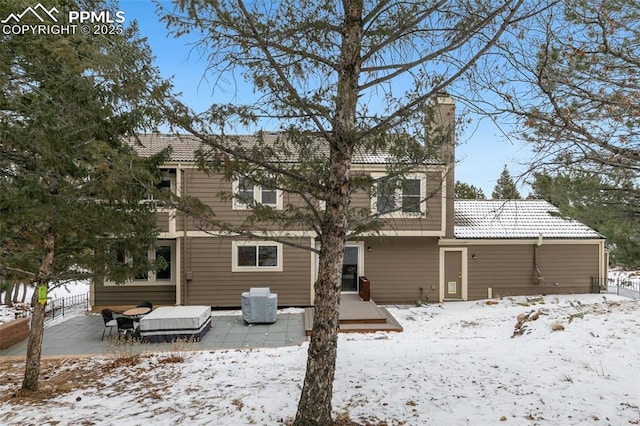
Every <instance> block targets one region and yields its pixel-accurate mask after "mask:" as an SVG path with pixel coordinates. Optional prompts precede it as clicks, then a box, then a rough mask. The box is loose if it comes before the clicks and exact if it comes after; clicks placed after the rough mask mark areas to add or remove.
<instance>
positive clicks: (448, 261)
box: [444, 251, 462, 299]
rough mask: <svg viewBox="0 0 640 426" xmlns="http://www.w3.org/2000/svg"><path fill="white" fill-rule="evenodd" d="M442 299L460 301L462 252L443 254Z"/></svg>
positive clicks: (446, 252)
mask: <svg viewBox="0 0 640 426" xmlns="http://www.w3.org/2000/svg"><path fill="white" fill-rule="evenodd" d="M444 298H445V299H462V252H461V251H445V252H444Z"/></svg>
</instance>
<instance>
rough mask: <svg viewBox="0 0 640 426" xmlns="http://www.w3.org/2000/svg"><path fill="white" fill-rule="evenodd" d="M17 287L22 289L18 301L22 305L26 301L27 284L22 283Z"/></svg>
mask: <svg viewBox="0 0 640 426" xmlns="http://www.w3.org/2000/svg"><path fill="white" fill-rule="evenodd" d="M18 285H19V286H21V287H22V299H20V303H24V301H25V300H26V299H27V290H28V289H29V284H27V283H24V282H23V283H20V284H18Z"/></svg>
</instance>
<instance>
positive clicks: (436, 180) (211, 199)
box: [175, 169, 443, 232]
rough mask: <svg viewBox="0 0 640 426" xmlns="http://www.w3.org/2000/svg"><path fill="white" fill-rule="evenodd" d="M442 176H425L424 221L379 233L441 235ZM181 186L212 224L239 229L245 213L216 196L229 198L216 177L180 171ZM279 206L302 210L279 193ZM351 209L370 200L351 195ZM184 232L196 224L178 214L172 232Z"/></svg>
mask: <svg viewBox="0 0 640 426" xmlns="http://www.w3.org/2000/svg"><path fill="white" fill-rule="evenodd" d="M442 179H443V178H442V174H441V173H439V172H433V171H430V172H427V188H426V191H427V194H429V198H428V199H427V201H426V216H424V217H407V218H389V219H386V220H385V222H386V223H385V224H384V225H383V227H382V230H385V231H415V232H421V231H432V232H438V231H443V226H442V224H443V215H442V212H443V206H442V200H443V197H442V185H443V181H442ZM182 180H183V184H182V185H183V186H182V195H183V196H189V197H195V198H198V199H199V200H200V201H201V202H202V203H204V204H206V205H207V206H209V207H210V208H211V209H212V211H213V212H215V215H216V220H219V221H221V222H224V223H228V224H230V225H231V226H239V225H241V224H242V223H243V221H244V219H245V218H246V216H247V213H248V212H247V211H245V210H234V209H233V208H232V201H231V200H229V199H227V200H222V199H220V198H219V197H218V194H221V193H224V194H227V195H229V194H231V191H232V184H231V182H226V181H225V180H224V179H223V176H222V175H220V174H210V175H209V174H206V173H204V172H202V171H199V170H195V169H184V177H183V179H182ZM283 204H284V205H287V204H292V205H298V206H302V205H303V202H302V200H301V199H300V198H299V197H298V196H295V195H290V194H287V193H283ZM351 207H352V208H370V207H371V198H370V197H369V194H367V193H364V192H362V191H360V192H355V193H353V194H352V195H351ZM185 223H186V227H187V230H188V231H197V230H199V229H200V227H199V226H198V224H197V222H196V221H194V219H193V218H190V217H189V218H187V219H186V220H185V218H184V217H183V216H182V215H180V214H178V215H177V216H176V228H175V229H176V231H178V232H182V231H183V230H184V228H185ZM267 229H271V230H277V229H278V227H277V226H275V225H274V226H268V227H267ZM289 230H295V231H307V230H308V228H305V227H303V226H302V225H301V226H300V227H298V228H296V227H292V228H289Z"/></svg>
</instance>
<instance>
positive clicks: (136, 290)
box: [94, 282, 176, 306]
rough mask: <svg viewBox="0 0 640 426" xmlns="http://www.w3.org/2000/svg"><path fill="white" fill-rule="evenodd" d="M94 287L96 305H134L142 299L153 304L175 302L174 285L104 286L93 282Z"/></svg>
mask: <svg viewBox="0 0 640 426" xmlns="http://www.w3.org/2000/svg"><path fill="white" fill-rule="evenodd" d="M94 288H95V305H96V306H116V305H117V306H121V305H133V306H135V305H137V304H138V303H139V302H142V301H143V300H148V301H150V302H152V303H153V305H154V306H161V305H170V306H172V305H175V304H176V287H175V286H172V285H153V284H145V285H140V286H131V285H115V286H105V285H103V284H102V283H100V282H95V285H94Z"/></svg>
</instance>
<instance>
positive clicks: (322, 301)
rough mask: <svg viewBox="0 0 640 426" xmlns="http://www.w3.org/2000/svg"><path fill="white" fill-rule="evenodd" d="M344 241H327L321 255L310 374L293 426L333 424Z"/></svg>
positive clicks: (335, 238) (308, 365) (308, 367)
mask: <svg viewBox="0 0 640 426" xmlns="http://www.w3.org/2000/svg"><path fill="white" fill-rule="evenodd" d="M343 256H344V240H342V241H341V240H340V238H339V237H336V236H333V237H332V238H330V239H329V238H326V236H325V241H324V243H323V246H322V251H321V253H320V261H319V262H320V267H319V269H318V270H319V271H321V273H322V274H321V275H320V276H319V277H318V281H317V282H316V289H315V304H314V309H315V311H314V315H313V331H312V334H311V343H310V344H309V352H308V358H307V371H306V375H305V378H304V385H303V388H302V395H301V396H300V402H299V403H298V412H297V414H296V420H295V423H294V425H330V424H331V423H332V419H331V399H332V397H333V380H334V376H335V370H336V356H337V352H338V328H339V324H338V312H339V306H340V274H341V270H342V259H343Z"/></svg>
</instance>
